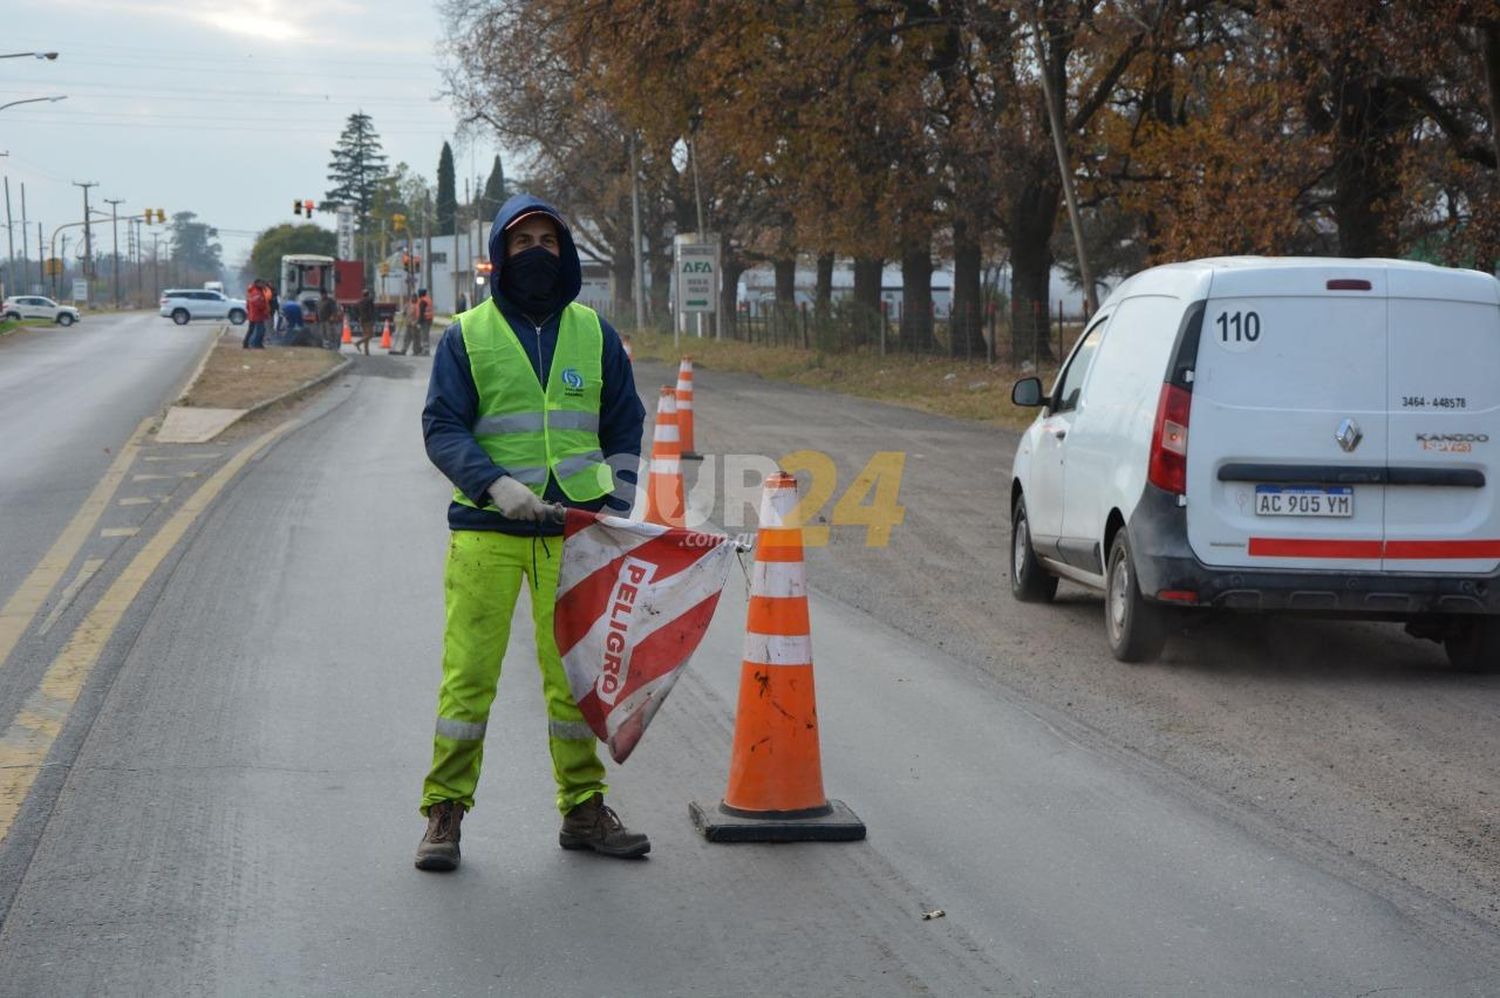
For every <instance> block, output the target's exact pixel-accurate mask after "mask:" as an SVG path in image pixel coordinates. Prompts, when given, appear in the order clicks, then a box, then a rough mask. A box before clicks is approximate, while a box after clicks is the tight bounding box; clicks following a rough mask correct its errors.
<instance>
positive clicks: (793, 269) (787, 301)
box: [772, 256, 797, 308]
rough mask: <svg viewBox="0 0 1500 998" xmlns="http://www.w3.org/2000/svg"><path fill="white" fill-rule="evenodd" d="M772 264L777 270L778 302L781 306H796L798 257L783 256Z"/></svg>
mask: <svg viewBox="0 0 1500 998" xmlns="http://www.w3.org/2000/svg"><path fill="white" fill-rule="evenodd" d="M772 266H773V267H774V269H775V272H776V304H777V305H778V306H780V307H781V308H796V307H797V258H796V257H794V256H792V257H781V258H778V259H777V260H775V261H773V263H772Z"/></svg>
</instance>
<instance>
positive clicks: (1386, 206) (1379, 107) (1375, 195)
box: [1333, 79, 1403, 257]
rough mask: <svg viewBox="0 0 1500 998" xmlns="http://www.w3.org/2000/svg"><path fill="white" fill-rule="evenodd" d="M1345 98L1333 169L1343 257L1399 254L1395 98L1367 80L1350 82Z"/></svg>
mask: <svg viewBox="0 0 1500 998" xmlns="http://www.w3.org/2000/svg"><path fill="white" fill-rule="evenodd" d="M1342 98H1343V99H1342V101H1341V104H1342V107H1341V108H1340V114H1339V118H1338V125H1337V132H1336V135H1337V145H1336V146H1335V153H1336V158H1335V160H1334V168H1333V180H1334V191H1333V216H1334V219H1335V221H1337V223H1338V227H1339V255H1340V256H1348V257H1366V256H1373V257H1394V256H1396V255H1398V253H1399V246H1398V242H1399V239H1398V236H1397V224H1398V219H1399V217H1400V213H1401V210H1402V207H1403V201H1402V198H1401V184H1400V180H1399V178H1398V177H1397V176H1396V171H1397V166H1396V158H1397V156H1398V150H1397V148H1396V144H1395V143H1394V142H1392V141H1391V136H1392V131H1393V128H1394V124H1395V123H1394V122H1393V121H1392V116H1393V112H1394V110H1395V109H1394V108H1393V106H1392V103H1393V102H1392V98H1391V95H1390V93H1389V91H1387V90H1386V88H1385V87H1383V86H1380V85H1379V84H1373V83H1371V82H1370V81H1369V80H1364V79H1362V80H1354V81H1349V82H1347V83H1346V84H1345V86H1344V88H1343V94H1342Z"/></svg>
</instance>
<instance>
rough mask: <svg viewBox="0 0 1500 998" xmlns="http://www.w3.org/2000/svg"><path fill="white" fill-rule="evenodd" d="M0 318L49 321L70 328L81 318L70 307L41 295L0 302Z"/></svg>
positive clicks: (19, 296) (80, 315)
mask: <svg viewBox="0 0 1500 998" xmlns="http://www.w3.org/2000/svg"><path fill="white" fill-rule="evenodd" d="M0 317H4V318H6V319H49V320H51V321H52V322H55V323H57V324H58V325H59V326H71V325H72V324H73V323H75V322H77V321H78V320H80V319H82V318H83V313H82V312H79V311H78V309H76V308H74V307H73V306H72V305H59V304H58V303H57V302H55V301H53V300H52V299H51V298H46V297H43V296H42V295H16V296H15V297H13V298H7V299H5V301H4V302H0Z"/></svg>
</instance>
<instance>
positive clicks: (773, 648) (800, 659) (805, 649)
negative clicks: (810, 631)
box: [745, 631, 812, 665]
mask: <svg viewBox="0 0 1500 998" xmlns="http://www.w3.org/2000/svg"><path fill="white" fill-rule="evenodd" d="M745 661H746V662H752V663H754V664H756V665H812V638H811V637H810V636H809V635H806V634H798V635H786V634H756V633H755V632H754V631H747V632H745Z"/></svg>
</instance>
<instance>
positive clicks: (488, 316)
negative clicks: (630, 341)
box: [453, 301, 613, 506]
mask: <svg viewBox="0 0 1500 998" xmlns="http://www.w3.org/2000/svg"><path fill="white" fill-rule="evenodd" d="M458 321H459V326H460V329H461V330H462V333H463V338H464V348H465V350H467V352H468V354H469V370H470V372H471V373H472V375H473V377H474V386H475V388H476V389H477V390H478V392H479V416H478V419H477V420H476V421H475V423H474V438H475V440H477V441H478V442H479V446H480V447H482V448H484V452H485V453H486V454H488V455H489V457H490V460H492V461H494V462H495V463H496V464H498V465H500V466H501V467H502V468H504V469H505V470H506V473H507V474H509V475H510V476H511V477H512V478H514V479H515V480H516V481H518V482H520V483H521V484H523V485H525V486H527V487H528V488H530V489H531V490H532V491H533V492H535V493H536V494H537V495H542V494H543V493H545V492H546V489H547V479H548V477H549V469H550V477H551V478H553V479H555V480H556V481H557V483H558V485H559V486H560V487H561V488H562V491H563V494H564V495H566V496H567V497H568V498H569V499H571V500H573V501H574V502H587V501H589V500H591V499H598V498H599V497H601V496H604V495H607V494H609V492H610V489H611V487H612V485H613V476H612V474H611V473H610V469H609V465H607V464H605V463H604V453H603V449H602V448H601V446H600V444H599V406H600V396H601V390H602V387H603V370H604V362H603V354H604V333H603V329H602V327H601V326H600V324H599V316H598V314H597V313H595V312H594V310H593V309H591V308H588V307H586V306H583V305H579V304H577V303H576V302H575V303H573V304H571V305H569V306H568V307H567V308H566V309H564V310H563V313H562V316H561V318H560V319H559V321H558V330H557V345H556V348H555V349H554V351H553V355H552V368H551V370H550V371H549V372H548V377H547V386H546V388H545V389H543V387H542V385H541V384H540V383H538V381H537V375H536V371H535V368H533V367H532V363H531V359H530V357H529V355H528V353H527V348H526V347H525V346H523V345H522V343H521V340H520V338H519V337H518V336H517V335H516V332H515V330H513V329H512V328H511V327H510V323H509V322H507V321H506V319H505V316H504V315H503V314H502V313H501V312H500V309H499V308H498V307H496V306H495V304H494V302H493V301H487V302H484V303H483V304H481V305H479V306H477V307H476V308H473V309H470V310H469V311H467V312H464V313H463V314H462V315H460V316H459V317H458ZM453 500H454V502H458V503H461V504H463V505H465V506H473V505H474V503H473V502H472V501H470V500H469V498H468V497H467V496H465V495H464V494H463V493H462V492H460V491H457V490H455V491H454V494H453Z"/></svg>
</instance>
